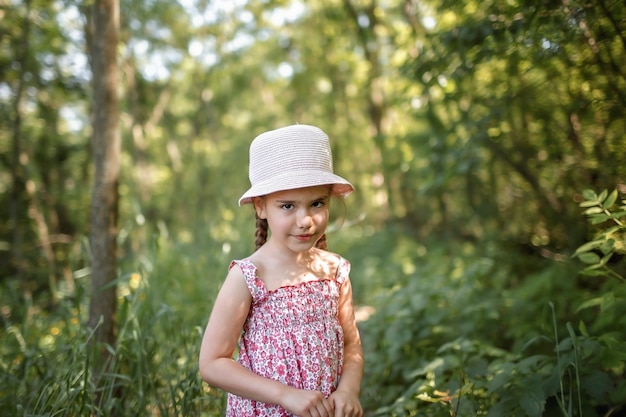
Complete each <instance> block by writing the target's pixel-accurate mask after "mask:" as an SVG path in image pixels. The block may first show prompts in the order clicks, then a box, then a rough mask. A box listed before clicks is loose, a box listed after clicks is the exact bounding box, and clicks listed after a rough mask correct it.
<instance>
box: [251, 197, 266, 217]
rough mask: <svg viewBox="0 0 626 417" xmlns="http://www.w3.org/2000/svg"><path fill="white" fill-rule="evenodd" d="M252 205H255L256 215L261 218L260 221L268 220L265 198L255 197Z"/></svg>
mask: <svg viewBox="0 0 626 417" xmlns="http://www.w3.org/2000/svg"><path fill="white" fill-rule="evenodd" d="M252 203H254V210H255V211H256V215H257V216H259V218H260V219H267V215H266V214H265V200H264V199H263V197H254V198H253V199H252Z"/></svg>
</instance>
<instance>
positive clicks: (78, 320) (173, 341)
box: [0, 239, 224, 417]
mask: <svg viewBox="0 0 626 417" xmlns="http://www.w3.org/2000/svg"><path fill="white" fill-rule="evenodd" d="M159 240H160V241H159V242H158V244H156V243H157V241H156V240H155V244H154V245H153V247H151V248H148V249H147V250H145V251H143V252H142V253H141V254H140V255H139V254H134V256H132V257H129V258H128V259H126V260H124V261H123V262H122V265H121V268H122V269H125V270H127V271H129V272H126V273H124V274H122V275H120V277H119V278H118V279H117V282H116V284H117V287H118V304H119V309H118V338H117V343H116V344H115V345H114V346H105V348H106V349H108V350H109V351H110V352H111V358H112V363H111V366H110V368H109V370H108V372H106V373H104V374H102V375H100V376H99V378H101V379H100V380H99V381H95V380H94V375H95V373H94V372H93V369H92V366H91V362H90V344H89V340H90V337H91V334H92V331H91V330H89V329H87V328H86V327H85V326H84V323H85V322H86V311H87V305H88V300H87V297H86V294H88V293H89V292H88V291H87V287H88V282H87V281H86V280H87V278H80V276H81V274H80V273H77V274H76V279H75V280H74V283H75V285H76V288H75V289H74V291H71V292H68V293H67V295H66V296H65V297H64V298H63V299H62V300H61V302H59V303H58V304H57V305H56V306H54V308H53V309H52V310H49V311H47V310H45V309H42V308H40V307H39V306H38V305H35V304H34V303H32V302H30V301H29V299H28V298H25V297H24V293H23V292H22V291H21V290H20V289H19V288H13V287H11V286H8V285H7V286H3V287H2V288H0V299H1V303H0V304H2V305H6V306H10V307H7V308H6V309H5V311H3V315H2V319H3V323H2V324H3V326H2V327H1V328H0V358H1V359H0V416H2V417H4V416H11V417H27V416H29V417H30V416H50V417H52V416H68V417H74V416H76V417H79V416H102V417H109V416H147V417H151V416H159V417H183V416H184V417H188V416H198V417H217V416H221V415H223V410H224V408H223V405H224V396H223V393H222V392H219V391H217V390H213V389H210V388H209V387H208V386H207V385H206V384H204V383H203V382H202V380H201V378H200V376H199V374H198V366H197V363H198V353H199V346H200V340H201V337H202V331H203V320H204V318H205V317H207V315H208V312H209V308H210V303H211V300H212V296H213V295H214V294H215V291H214V288H213V287H216V286H217V282H218V281H217V279H215V280H211V275H212V273H211V271H214V270H215V269H217V268H218V264H220V265H221V264H222V263H224V261H223V260H222V259H221V252H222V251H220V250H216V251H214V252H211V251H201V250H200V248H197V249H194V248H190V247H188V246H185V245H180V244H179V245H177V244H174V243H173V242H171V241H169V240H168V239H159ZM207 254H208V255H207ZM211 254H213V255H211ZM82 275H86V274H85V273H83V274H82ZM220 278H221V277H220ZM96 390H100V391H99V392H100V395H99V396H96V395H95V394H96ZM95 398H100V399H101V401H100V402H99V403H95V402H94V399H95Z"/></svg>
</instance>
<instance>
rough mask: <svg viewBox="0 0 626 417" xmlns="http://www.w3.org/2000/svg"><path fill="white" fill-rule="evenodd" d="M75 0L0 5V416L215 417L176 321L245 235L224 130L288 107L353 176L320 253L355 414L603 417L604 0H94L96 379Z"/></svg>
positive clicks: (241, 187)
mask: <svg viewBox="0 0 626 417" xmlns="http://www.w3.org/2000/svg"><path fill="white" fill-rule="evenodd" d="M92 7H93V3H92V2H90V1H78V0H53V1H50V0H0V45H1V48H0V106H1V108H2V111H1V112H0V125H1V129H0V167H1V168H0V318H1V319H2V325H1V326H0V414H1V415H3V416H4V415H6V416H34V415H41V416H44V415H45V416H82V415H97V416H114V415H129V416H130V415H136V416H142V415H146V416H191V415H193V416H219V415H222V413H223V410H224V396H223V393H222V392H220V391H216V390H213V389H211V388H209V387H208V386H206V385H205V384H203V383H202V382H201V380H200V378H199V375H198V372H197V355H198V350H199V345H200V339H201V334H202V330H203V327H204V325H205V323H206V320H207V319H208V315H209V313H210V309H211V306H212V300H213V297H214V296H215V294H216V292H217V290H218V289H219V286H220V283H221V281H222V279H223V277H224V275H225V272H226V267H227V265H228V262H229V260H230V259H232V258H237V257H242V256H245V255H246V254H248V253H250V251H251V250H252V249H253V241H254V237H253V235H252V233H253V222H254V220H253V214H252V212H251V211H250V210H249V209H247V208H238V207H237V205H236V201H237V198H238V197H239V195H240V194H241V193H242V192H243V191H245V190H246V189H247V186H248V179H247V169H246V165H247V161H248V155H247V152H248V145H249V143H250V141H251V140H252V139H253V137H254V136H256V135H257V134H259V133H261V132H262V131H264V130H267V129H271V128H275V127H279V126H282V125H286V124H292V123H303V124H314V125H317V126H319V127H321V128H322V129H324V130H325V131H326V132H327V133H329V135H330V137H331V141H332V144H333V152H334V157H335V170H336V172H337V173H339V174H340V175H342V176H345V177H347V178H349V179H350V180H351V181H352V182H353V183H354V184H355V186H356V189H357V192H356V193H354V194H353V195H351V196H350V197H349V199H347V200H346V201H345V205H342V204H335V206H334V208H333V212H334V213H333V215H334V218H335V219H336V222H335V223H333V225H332V227H331V229H332V230H331V231H330V233H329V247H330V249H331V250H333V251H337V252H339V253H341V254H342V255H343V256H345V257H346V258H348V259H349V260H350V261H351V262H352V275H351V276H352V280H353V287H354V296H355V302H356V304H357V307H358V310H357V313H358V317H359V327H360V329H361V332H362V337H363V343H364V349H365V353H366V371H365V378H364V382H363V391H362V395H361V399H362V402H363V405H364V408H365V410H366V415H368V416H375V415H376V416H413V415H420V416H451V415H452V416H476V415H488V416H526V415H528V416H557V415H559V416H560V415H563V416H583V415H584V416H611V415H613V416H618V415H624V413H626V405H625V404H626V381H625V373H624V372H625V369H624V366H625V363H626V333H625V332H624V328H626V315H625V313H626V301H625V299H624V297H625V295H626V294H625V283H624V280H625V277H626V261H624V253H625V252H626V227H625V225H624V216H625V212H626V202H624V198H626V197H625V194H626V110H625V109H626V10H625V9H626V8H625V6H624V4H623V2H622V1H621V0H590V1H578V0H563V1H550V0H546V1H540V2H537V1H529V0H508V1H501V0H490V1H447V0H423V1H416V0H406V1H393V0H389V1H384V0H342V1H340V0H310V1H307V2H303V1H297V0H294V1H290V0H265V1H261V0H250V1H242V0H239V1H216V0H179V1H169V0H167V1H166V0H150V1H137V0H121V1H120V3H119V7H120V10H119V16H120V21H119V43H118V45H117V57H118V68H119V71H120V72H119V74H120V76H119V82H118V84H117V89H118V90H117V91H118V92H119V97H120V103H119V108H118V110H117V111H119V134H120V137H121V153H120V175H119V184H118V188H117V191H118V192H119V207H118V212H117V213H115V215H116V218H117V230H116V235H115V236H116V243H117V246H118V250H117V254H118V258H117V261H116V277H115V280H114V281H113V282H112V283H111V288H113V289H114V290H115V299H116V306H115V309H116V319H117V321H116V332H115V340H114V342H113V343H109V344H107V345H106V346H105V348H106V352H107V353H108V355H109V360H110V363H109V366H108V367H107V368H105V372H100V371H99V370H98V369H96V368H98V367H99V366H100V364H98V363H97V362H94V358H93V356H92V350H91V349H90V346H91V344H90V341H91V340H92V339H93V336H94V334H95V331H96V329H95V328H93V327H90V326H88V325H87V324H88V323H91V322H90V321H89V317H88V316H89V307H88V306H89V303H90V298H92V297H90V294H91V292H90V285H91V277H92V270H91V266H92V259H93V255H94V254H93V253H92V251H91V249H92V245H91V244H90V240H89V234H90V221H89V219H90V213H91V212H92V203H91V193H92V189H93V186H94V169H93V168H94V159H95V158H97V157H98V156H97V155H94V153H93V151H92V147H91V145H90V143H91V141H92V137H94V132H93V125H92V121H91V117H90V115H91V114H92V109H93V108H94V106H97V105H98V103H97V102H96V101H95V99H96V96H95V95H94V93H93V90H92V85H93V81H94V80H93V79H92V70H91V67H90V56H89V52H88V44H89V41H90V39H89V34H90V31H89V24H90V22H91V19H92ZM95 133H98V132H95ZM96 327H97V326H96Z"/></svg>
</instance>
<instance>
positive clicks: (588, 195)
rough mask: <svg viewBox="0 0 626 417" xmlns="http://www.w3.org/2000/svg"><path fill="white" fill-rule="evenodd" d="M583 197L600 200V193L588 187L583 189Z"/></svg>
mask: <svg viewBox="0 0 626 417" xmlns="http://www.w3.org/2000/svg"><path fill="white" fill-rule="evenodd" d="M583 197H584V198H585V200H598V195H597V194H596V192H595V191H593V190H590V189H587V190H583Z"/></svg>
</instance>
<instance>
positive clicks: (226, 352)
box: [199, 266, 333, 416]
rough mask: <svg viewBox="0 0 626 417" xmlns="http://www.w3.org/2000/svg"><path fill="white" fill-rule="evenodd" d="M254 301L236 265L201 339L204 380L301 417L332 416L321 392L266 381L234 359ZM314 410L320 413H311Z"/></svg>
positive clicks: (201, 369)
mask: <svg viewBox="0 0 626 417" xmlns="http://www.w3.org/2000/svg"><path fill="white" fill-rule="evenodd" d="M251 302H252V297H251V295H250V292H249V290H248V288H247V286H246V283H245V279H244V277H243V272H242V271H241V269H240V268H239V267H238V266H234V267H233V268H231V270H230V271H229V272H228V275H227V276H226V280H225V281H224V284H223V285H222V288H221V289H220V291H219V293H218V295H217V298H216V300H215V304H214V306H213V311H212V313H211V317H210V318H209V322H208V323H207V327H206V330H205V332H204V336H203V338H202V344H201V346H200V358H199V369H200V375H201V376H202V379H204V381H206V382H207V383H208V384H209V385H212V386H214V387H217V388H220V389H223V390H224V391H227V392H230V393H233V394H235V395H238V396H240V397H245V398H249V399H252V400H256V401H261V402H264V403H269V404H278V405H280V406H281V407H283V408H285V409H286V410H287V411H289V412H291V413H292V414H295V415H298V416H308V415H318V414H319V415H320V416H332V415H333V411H332V404H331V402H330V401H328V400H326V399H325V398H324V396H323V395H322V394H321V393H320V392H317V391H304V390H298V389H295V388H291V387H289V386H287V385H285V384H282V383H280V382H278V381H274V380H271V379H268V378H264V377H262V376H260V375H257V374H255V373H254V372H252V371H250V370H248V369H247V368H245V367H243V366H242V365H240V364H239V363H237V362H236V361H234V360H233V359H232V358H233V353H234V351H235V348H236V346H237V342H238V340H239V336H240V334H241V330H242V328H243V325H244V322H245V320H246V317H247V316H248V312H249V310H250V303H251ZM313 409H315V410H317V414H315V413H314V414H311V410H313Z"/></svg>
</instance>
